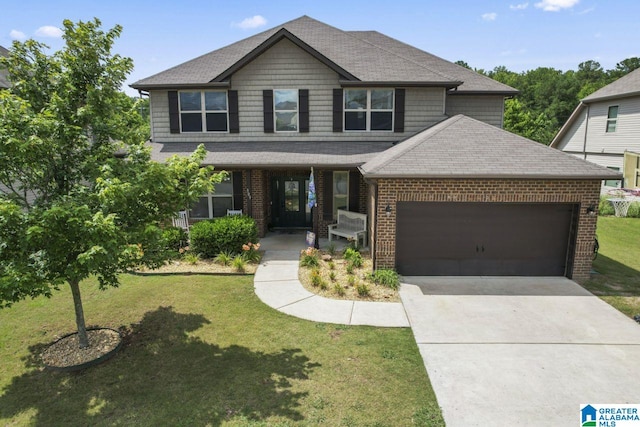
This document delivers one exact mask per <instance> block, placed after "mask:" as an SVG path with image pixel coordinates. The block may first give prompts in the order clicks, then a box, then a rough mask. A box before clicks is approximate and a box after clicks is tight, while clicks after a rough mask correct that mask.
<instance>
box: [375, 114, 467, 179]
mask: <svg viewBox="0 0 640 427" xmlns="http://www.w3.org/2000/svg"><path fill="white" fill-rule="evenodd" d="M463 117H466V116H465V115H464V114H457V115H455V116H453V117H447V118H445V119H443V120H441V121H439V122H438V123H435V124H433V125H431V126H429V127H428V128H425V129H423V130H421V131H419V132H417V133H415V134H413V135H411V136H409V137H407V138H406V139H404V140H402V141H399V142H398V143H397V144H396V145H394V146H393V147H391V148H389V150H392V149H393V148H394V147H401V145H402V144H404V143H406V142H407V141H409V140H411V139H414V141H410V143H409V144H408V145H407V146H405V147H404V149H400V148H398V150H397V151H398V152H397V153H395V154H394V155H393V156H390V157H389V158H387V159H386V160H385V161H384V162H382V163H380V164H379V165H377V166H375V167H376V168H378V169H380V168H383V167H384V166H386V165H387V164H389V163H391V162H393V161H395V160H396V159H397V158H398V157H401V156H403V155H405V154H407V153H409V152H411V151H412V150H414V149H415V148H416V147H418V146H419V145H420V144H422V142H424V140H422V139H421V138H419V136H420V135H422V134H423V133H425V132H429V131H431V133H430V134H429V137H433V136H435V135H437V134H439V133H440V132H442V131H443V130H445V129H447V128H448V127H449V126H451V125H453V124H454V123H456V122H458V121H459V120H460V119H462V118H463ZM436 128H437V129H436ZM374 161H375V159H374Z"/></svg>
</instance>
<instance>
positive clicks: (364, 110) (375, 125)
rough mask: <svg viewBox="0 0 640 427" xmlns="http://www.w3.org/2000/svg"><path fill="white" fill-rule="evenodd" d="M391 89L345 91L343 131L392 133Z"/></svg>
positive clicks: (392, 102)
mask: <svg viewBox="0 0 640 427" xmlns="http://www.w3.org/2000/svg"><path fill="white" fill-rule="evenodd" d="M393 97H394V90H393V89H384V88H379V89H345V90H344V130H359V131H393V105H394V99H393Z"/></svg>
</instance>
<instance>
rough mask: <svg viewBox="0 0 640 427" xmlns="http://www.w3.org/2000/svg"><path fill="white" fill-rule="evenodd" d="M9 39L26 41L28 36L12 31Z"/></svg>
mask: <svg viewBox="0 0 640 427" xmlns="http://www.w3.org/2000/svg"><path fill="white" fill-rule="evenodd" d="M9 37H11V39H12V40H24V39H26V38H27V35H26V34H25V33H23V32H22V31H19V30H11V31H10V32H9Z"/></svg>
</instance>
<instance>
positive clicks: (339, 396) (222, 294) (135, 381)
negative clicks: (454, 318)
mask: <svg viewBox="0 0 640 427" xmlns="http://www.w3.org/2000/svg"><path fill="white" fill-rule="evenodd" d="M252 280H253V277H247V276H241V277H229V276H224V277H220V276H146V277H138V276H124V277H123V278H122V286H121V287H120V288H118V289H110V290H107V291H99V290H98V289H97V284H96V283H95V282H94V281H87V282H85V283H83V284H82V288H83V297H84V301H85V315H86V317H87V323H88V324H89V325H97V326H106V327H111V328H115V329H121V330H122V331H123V332H124V333H125V341H124V345H123V348H122V349H121V351H120V352H119V353H118V354H117V355H116V356H115V357H114V358H113V359H112V360H110V361H108V362H107V363H105V364H103V365H100V366H96V367H93V368H90V369H88V370H86V371H83V372H80V373H74V374H62V373H54V372H49V371H45V370H43V369H42V367H41V364H40V361H39V360H38V357H37V356H38V354H39V353H40V351H41V350H42V349H43V347H44V346H46V344H47V343H50V342H51V341H52V340H54V339H55V338H56V337H57V336H58V335H62V334H64V333H67V332H72V331H74V329H75V327H74V315H73V308H72V306H73V305H72V299H71V295H70V292H68V291H67V290H63V291H61V292H58V293H56V294H54V297H53V298H51V299H45V298H38V299H35V300H29V301H23V302H21V303H19V304H16V305H14V306H13V307H12V308H9V309H5V310H0V361H2V362H1V363H0V425H7V424H8V425H65V426H76V425H81V426H86V425H92V426H93V425H96V426H100V425H127V426H128V425H136V426H137V425H142V426H144V425H149V426H155V425H178V426H179V425H211V426H220V425H224V426H290V425H305V426H306V425H316V424H324V425H331V426H347V425H355V426H406V425H424V426H427V425H444V423H443V421H442V416H441V413H440V410H439V409H438V406H437V403H436V400H435V397H434V394H433V391H432V389H431V387H430V385H429V380H428V377H427V374H426V371H425V368H424V365H423V362H422V359H421V357H420V354H419V352H418V349H417V346H416V344H415V342H414V339H413V337H412V335H411V331H410V329H408V328H401V329H392V328H373V327H362V326H361V327H350V326H340V325H329V324H322V323H315V322H309V321H305V320H300V319H296V318H293V317H289V316H286V315H284V314H282V313H279V312H277V311H275V310H273V309H271V308H269V307H267V306H265V305H264V304H262V303H261V302H260V301H259V300H258V299H257V297H256V296H255V294H254V292H253V284H252ZM390 355H392V356H393V357H391V356H390Z"/></svg>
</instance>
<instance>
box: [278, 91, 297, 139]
mask: <svg viewBox="0 0 640 427" xmlns="http://www.w3.org/2000/svg"><path fill="white" fill-rule="evenodd" d="M273 111H274V115H273V116H274V120H275V130H276V132H297V131H298V90H297V89H276V90H274V91H273Z"/></svg>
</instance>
